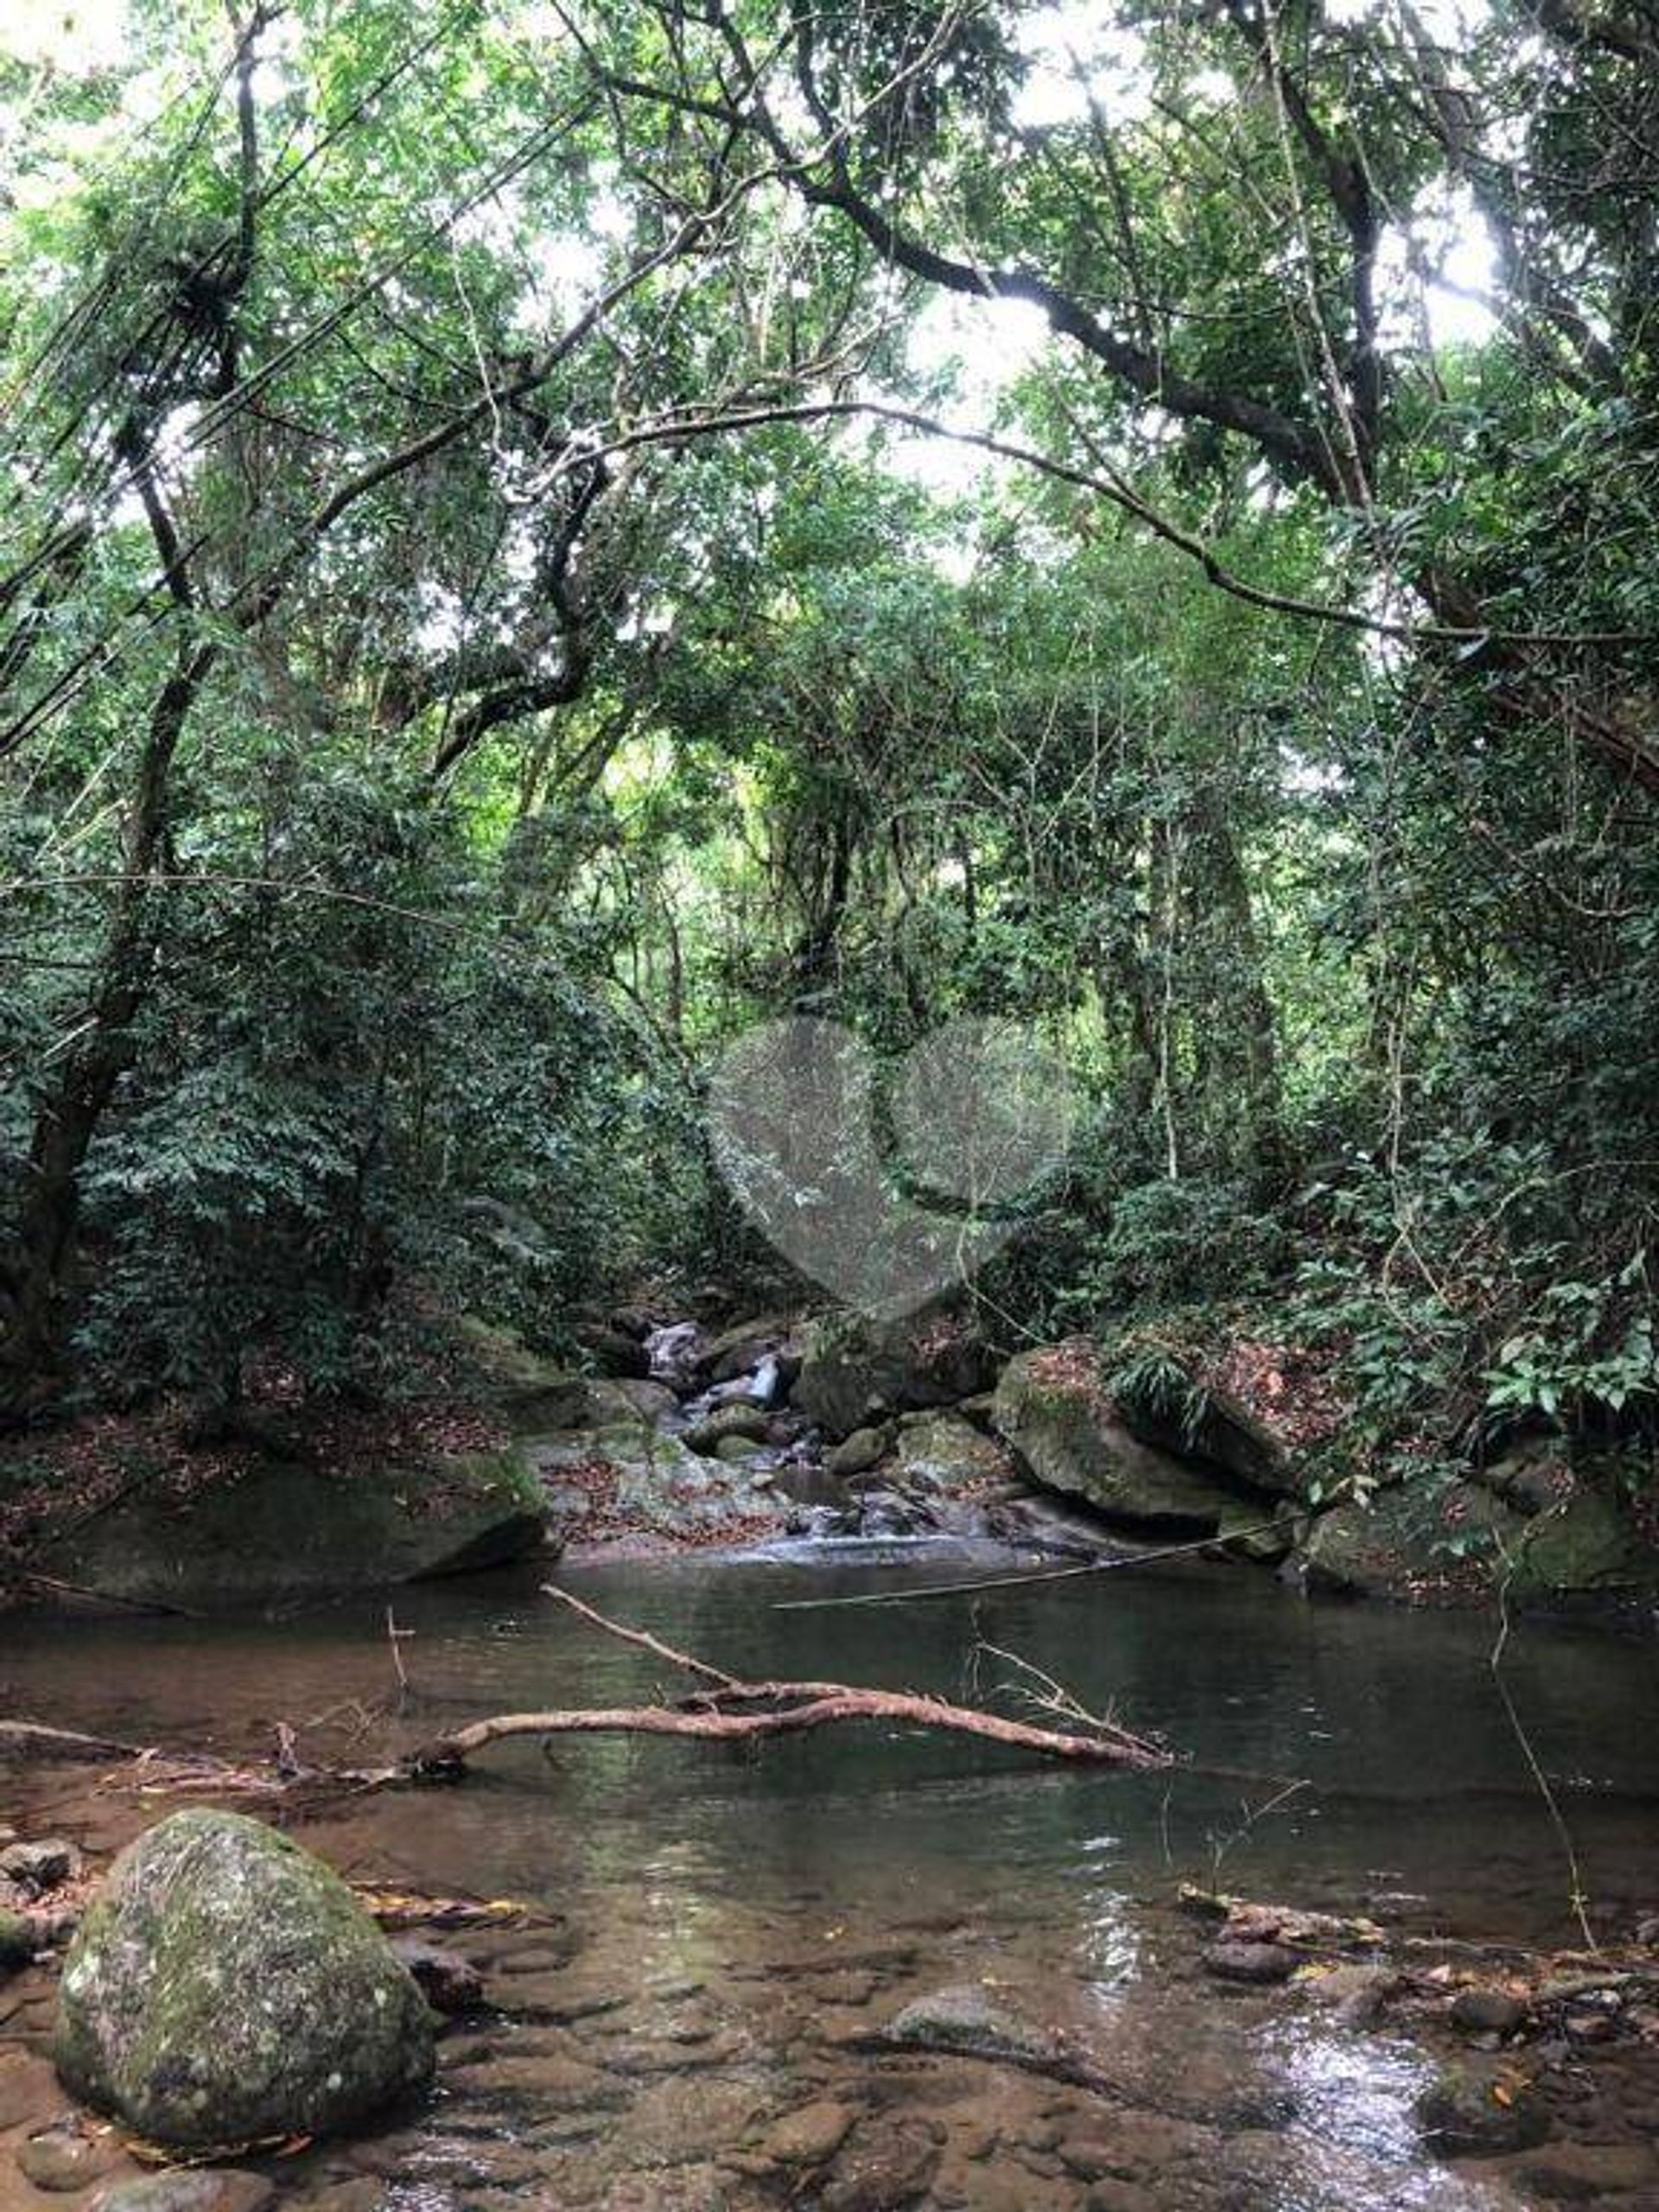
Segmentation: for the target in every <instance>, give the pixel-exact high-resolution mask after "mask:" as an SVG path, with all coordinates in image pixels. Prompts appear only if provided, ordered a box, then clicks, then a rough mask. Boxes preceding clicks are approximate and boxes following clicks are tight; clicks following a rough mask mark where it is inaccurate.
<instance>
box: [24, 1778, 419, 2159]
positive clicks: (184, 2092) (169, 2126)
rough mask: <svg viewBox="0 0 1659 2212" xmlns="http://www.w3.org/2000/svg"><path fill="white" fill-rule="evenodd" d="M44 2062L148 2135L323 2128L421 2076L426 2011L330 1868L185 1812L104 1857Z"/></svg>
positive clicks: (245, 2135) (224, 1819)
mask: <svg viewBox="0 0 1659 2212" xmlns="http://www.w3.org/2000/svg"><path fill="white" fill-rule="evenodd" d="M54 2058H55V2060H56V2063H57V2067H58V2072H59V2075H60V2077H61V2079H62V2081H63V2082H64V2085H65V2087H66V2088H68V2089H69V2090H70V2091H71V2092H72V2093H73V2094H74V2095H75V2096H77V2097H79V2098H80V2099H82V2100H83V2101H85V2102H86V2103H88V2104H90V2105H92V2106H93V2107H96V2108H97V2109H98V2110H99V2111H100V2112H105V2113H110V2114H111V2116H113V2117H114V2118H116V2119H117V2120H120V2121H122V2122H123V2123H124V2125H125V2126H128V2127H130V2128H133V2129H135V2130H136V2131H137V2133H139V2134H141V2135H143V2136H144V2137H146V2138H147V2139H149V2140H150V2141H152V2142H157V2143H163V2144H168V2145H178V2146H181V2147H197V2146H201V2145H212V2144H222V2143H228V2142H242V2141H248V2140H252V2139H257V2138H259V2137H262V2136H270V2135H291V2134H322V2133H334V2132H336V2131H338V2130H340V2129H342V2128H348V2127H352V2126H355V2125H357V2124H358V2123H359V2121H361V2120H366V2119H367V2118H368V2117H369V2116H370V2115H371V2114H372V2113H375V2112H377V2111H378V2110H380V2109H381V2108H382V2107H385V2106H386V2105H389V2104H392V2103H395V2102H397V2101H399V2100H400V2099H403V2098H405V2097H408V2096H410V2095H411V2094H414V2093H415V2092H416V2091H418V2090H421V2089H423V2088H425V2087H426V2085H427V2083H428V2082H429V2080H430V2078H431V2074H432V2063H433V2041H432V2015H431V2013H430V2012H429V2010H428V2008H427V2005H426V2000H425V1999H424V1998H423V1996H422V1994H421V1993H420V1991H419V1989H418V1988H417V1987H416V1984H415V1982H414V1980H413V1979H412V1978H411V1977H410V1974H408V1972H407V1971H406V1970H405V1969H404V1967H402V1966H401V1965H400V1964H399V1963H398V1961H397V1959H396V1958H395V1957H394V1955H393V1954H392V1951H391V1947H390V1945H389V1944H388V1943H387V1942H386V1940H385V1936H383V1935H382V1934H381V1932H380V1930H379V1929H378V1928H377V1927H376V1926H375V1924H374V1922H373V1921H372V1919H371V1918H370V1917H369V1916H368V1914H367V1913H366V1912H365V1910H364V1909H363V1907H362V1906H361V1905H360V1904H359V1903H358V1901H357V1899H356V1898H355V1897H353V1895H352V1892H351V1891H350V1890H348V1889H347V1888H346V1885H345V1883H344V1882H342V1881H341V1880H340V1877H339V1876H338V1875H337V1874H336V1873H334V1872H333V1870H332V1869H331V1868H329V1867H327V1866H324V1865H323V1863H322V1862H321V1859H315V1858H313V1857H312V1855H311V1854H310V1853H308V1852H307V1851H303V1850H302V1849H301V1847H300V1846H299V1845H298V1844H296V1843H295V1842H294V1841H293V1840H292V1839H291V1838H289V1837H288V1836H284V1835H279V1834H277V1831H276V1830H275V1829H274V1828H269V1827H264V1826H263V1825H262V1823H260V1822H259V1821H251V1820H248V1819H246V1818H245V1817H244V1815H241V1814H238V1813H226V1812H219V1811H215V1810H212V1809H210V1808H206V1807H194V1808H191V1809H190V1810H189V1811H188V1812H182V1813H175V1814H173V1815H170V1816H169V1817H168V1819H166V1820H164V1821H161V1822H160V1823H159V1825H158V1826H156V1827H153V1828H150V1829H149V1830H148V1831H147V1832H146V1833H145V1834H143V1835H142V1836H140V1837H139V1838H138V1840H137V1842H136V1843H133V1844H130V1845H129V1846H128V1847H127V1848H126V1850H124V1852H123V1853H121V1854H120V1856H119V1857H118V1859H117V1860H116V1862H115V1864H114V1866H112V1867H111V1871H110V1875H109V1878H108V1880H107V1882H106V1883H105V1886H104V1889H103V1890H102V1891H101V1892H100V1894H99V1897H98V1898H97V1900H96V1901H95V1902H94V1904H92V1907H91V1909H90V1910H88V1912H87V1914H86V1917H85V1918H84V1919H83V1921H82V1922H81V1924H80V1928H79V1932H78V1933H77V1935H76V1936H75V1940H74V1942H73V1944H72V1946H71V1947H70V1951H69V1955H68V1958H67V1961H65V1965H64V1971H63V1980H62V1985H61V1988H60V1997H59V2018H58V2028H57V2036H56V2040H55V2043H54Z"/></svg>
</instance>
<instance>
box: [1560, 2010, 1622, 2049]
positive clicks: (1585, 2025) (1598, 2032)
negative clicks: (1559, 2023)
mask: <svg viewBox="0 0 1659 2212" xmlns="http://www.w3.org/2000/svg"><path fill="white" fill-rule="evenodd" d="M1563 2024H1564V2026H1565V2027H1566V2030H1567V2034H1568V2036H1569V2037H1571V2038H1572V2040H1573V2042H1574V2043H1611V2042H1612V2041H1613V2039H1614V2037H1616V2036H1617V2035H1618V2020H1617V2019H1615V2018H1613V2016H1612V2014H1611V2013H1609V2012H1569V2013H1568V2014H1567V2018H1566V2020H1565V2022H1564V2023H1563Z"/></svg>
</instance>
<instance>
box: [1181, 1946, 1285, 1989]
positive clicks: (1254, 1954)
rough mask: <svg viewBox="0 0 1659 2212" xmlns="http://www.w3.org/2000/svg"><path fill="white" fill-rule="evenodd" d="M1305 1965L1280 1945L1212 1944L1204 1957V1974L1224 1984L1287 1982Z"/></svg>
mask: <svg viewBox="0 0 1659 2212" xmlns="http://www.w3.org/2000/svg"><path fill="white" fill-rule="evenodd" d="M1305 1963H1306V1961H1303V1960H1302V1959H1300V1958H1299V1957H1298V1956H1297V1955H1296V1953H1295V1952H1294V1951H1291V1950H1287V1949H1286V1948H1285V1947H1284V1945H1283V1944H1282V1943H1211V1946H1210V1948H1208V1950H1206V1951H1205V1954H1204V1968H1205V1973H1206V1974H1216V1975H1217V1976H1218V1977H1219V1978H1220V1979H1221V1980H1223V1981H1250V1982H1270V1981H1288V1980H1290V1977H1291V1976H1292V1974H1294V1973H1295V1971H1296V1969H1297V1967H1299V1966H1301V1965H1304V1964H1305Z"/></svg>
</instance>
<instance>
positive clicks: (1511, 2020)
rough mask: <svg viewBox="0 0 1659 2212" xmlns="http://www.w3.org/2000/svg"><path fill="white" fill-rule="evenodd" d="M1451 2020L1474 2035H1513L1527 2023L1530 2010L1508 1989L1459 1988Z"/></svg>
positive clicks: (1454, 1999) (1453, 2001) (1453, 2004)
mask: <svg viewBox="0 0 1659 2212" xmlns="http://www.w3.org/2000/svg"><path fill="white" fill-rule="evenodd" d="M1526 2019H1527V2008H1526V2006H1525V2005H1524V2004H1522V2000H1521V1999H1519V1998H1518V1997H1512V1996H1511V1995H1510V1993H1509V1991H1508V1990H1507V1989H1485V1988H1479V1987H1475V1988H1470V1989H1460V1990H1459V1992H1458V1993H1457V1995H1456V1996H1455V1997H1454V1998H1453V1999H1452V2021H1453V2023H1454V2024H1455V2025H1457V2026H1458V2027H1459V2028H1465V2029H1467V2030H1468V2031H1469V2032H1470V2033H1471V2035H1496V2036H1512V2035H1513V2034H1514V2033H1515V2031H1516V2029H1517V2028H1520V2027H1523V2026H1524V2025H1525V2024H1526Z"/></svg>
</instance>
